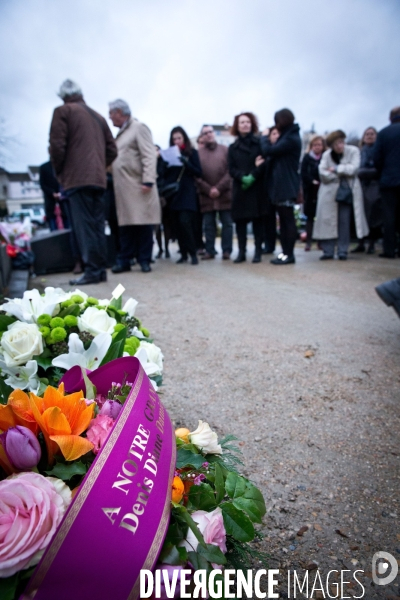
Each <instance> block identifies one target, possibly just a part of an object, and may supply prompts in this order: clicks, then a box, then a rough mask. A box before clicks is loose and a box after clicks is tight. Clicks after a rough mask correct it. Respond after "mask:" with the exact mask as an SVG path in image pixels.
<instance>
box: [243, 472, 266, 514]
mask: <svg viewBox="0 0 400 600" xmlns="http://www.w3.org/2000/svg"><path fill="white" fill-rule="evenodd" d="M243 497H244V498H246V499H248V500H252V501H253V502H254V503H255V504H256V505H257V508H258V510H259V512H260V516H261V517H263V516H264V515H265V513H266V510H267V509H266V507H265V500H264V497H263V495H262V493H261V492H260V490H259V489H258V488H257V487H256V486H255V485H253V484H252V483H251V482H250V481H246V490H245V492H244V494H243Z"/></svg>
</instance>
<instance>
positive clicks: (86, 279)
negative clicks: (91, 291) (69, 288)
mask: <svg viewBox="0 0 400 600" xmlns="http://www.w3.org/2000/svg"><path fill="white" fill-rule="evenodd" d="M102 281H107V273H106V272H105V271H103V273H102V274H101V275H100V277H91V276H90V275H87V274H86V273H84V274H83V275H82V277H79V279H70V281H69V284H70V285H78V286H81V285H90V284H92V283H101V282H102Z"/></svg>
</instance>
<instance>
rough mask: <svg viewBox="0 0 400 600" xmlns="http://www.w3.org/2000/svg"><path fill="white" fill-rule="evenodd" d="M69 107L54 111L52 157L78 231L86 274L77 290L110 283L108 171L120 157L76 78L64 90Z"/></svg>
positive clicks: (103, 123)
mask: <svg viewBox="0 0 400 600" xmlns="http://www.w3.org/2000/svg"><path fill="white" fill-rule="evenodd" d="M58 95H59V96H60V98H62V100H63V101H64V105H63V106H59V107H57V108H56V109H55V110H54V113H53V119H52V122H51V126H50V158H51V162H52V164H53V167H54V171H55V174H56V177H57V179H58V181H59V183H60V184H61V185H62V187H63V189H64V191H65V193H66V195H67V196H68V199H69V203H70V208H71V210H70V213H71V219H72V228H73V230H74V232H75V235H76V240H77V243H78V247H79V252H80V255H81V257H82V260H83V263H84V269H85V271H84V273H83V275H82V277H80V278H79V279H72V280H71V281H70V284H71V285H79V286H80V285H87V284H91V283H100V281H106V280H107V272H106V236H105V232H104V226H105V221H104V206H103V195H104V190H105V189H106V186H107V182H106V167H107V166H108V165H110V164H111V163H112V161H113V160H114V159H115V158H116V156H117V153H118V151H117V147H116V145H115V142H114V139H113V136H112V133H111V131H110V128H109V127H108V125H107V122H106V120H105V119H104V118H103V117H102V116H101V115H100V114H98V113H97V112H95V111H94V110H93V109H91V108H89V107H88V106H87V104H85V102H84V100H83V95H82V91H81V88H80V87H79V86H78V85H77V84H76V83H75V82H74V81H72V80H71V79H66V80H65V81H64V83H63V84H62V85H61V87H60V91H59V94H58Z"/></svg>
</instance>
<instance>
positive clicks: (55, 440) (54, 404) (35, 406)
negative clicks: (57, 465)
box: [21, 384, 94, 465]
mask: <svg viewBox="0 0 400 600" xmlns="http://www.w3.org/2000/svg"><path fill="white" fill-rule="evenodd" d="M21 393H23V392H21ZM29 404H30V409H31V411H32V415H33V417H34V419H35V421H36V422H37V424H38V425H39V427H40V429H41V430H42V433H43V436H44V439H45V440H46V446H47V452H48V460H49V463H50V465H52V464H53V463H54V455H55V454H56V453H57V452H58V449H60V450H61V452H62V454H63V456H64V458H65V459H66V460H76V459H77V458H80V457H81V456H82V455H83V454H86V453H87V452H89V451H90V450H92V448H93V444H92V443H91V442H89V440H87V439H86V438H83V437H81V435H80V434H81V433H83V432H84V431H86V429H87V428H88V427H89V424H90V421H91V420H92V418H93V415H94V404H91V405H90V406H87V405H86V402H85V399H84V397H83V393H82V392H75V393H74V394H68V395H67V396H64V385H63V384H61V385H60V387H59V388H58V389H56V388H53V387H51V386H48V387H47V388H46V391H45V393H44V396H43V398H39V397H38V396H36V394H34V393H33V392H31V393H30V397H29Z"/></svg>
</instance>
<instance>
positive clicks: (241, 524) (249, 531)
mask: <svg viewBox="0 0 400 600" xmlns="http://www.w3.org/2000/svg"><path fill="white" fill-rule="evenodd" d="M221 509H222V516H223V518H224V525H225V530H226V533H227V534H228V535H231V536H232V537H234V538H235V540H238V541H239V542H250V541H251V540H252V539H253V538H254V533H255V532H254V526H253V523H252V522H251V521H250V519H249V517H248V516H247V515H246V514H245V513H244V512H243V511H242V510H239V509H238V508H236V506H234V505H233V504H232V503H231V502H225V503H224V504H221Z"/></svg>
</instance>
